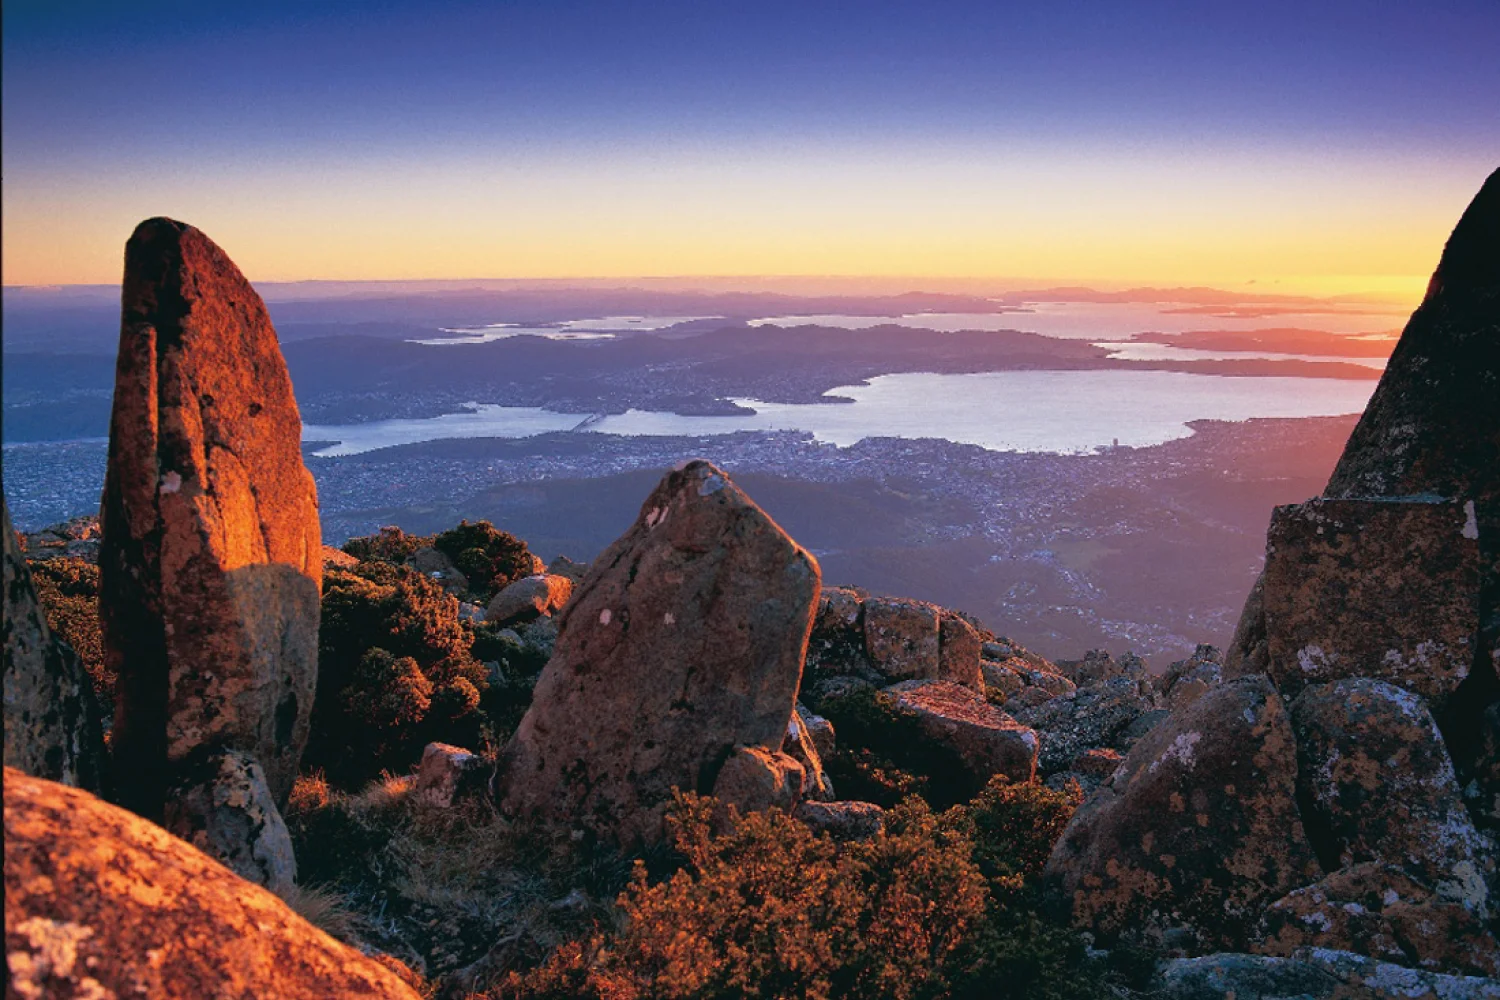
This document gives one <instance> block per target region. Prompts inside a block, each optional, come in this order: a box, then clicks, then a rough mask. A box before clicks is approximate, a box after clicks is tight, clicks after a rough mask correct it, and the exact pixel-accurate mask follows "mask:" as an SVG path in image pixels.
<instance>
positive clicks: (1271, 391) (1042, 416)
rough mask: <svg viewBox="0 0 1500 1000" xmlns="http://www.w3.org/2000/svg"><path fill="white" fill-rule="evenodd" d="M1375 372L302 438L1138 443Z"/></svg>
mask: <svg viewBox="0 0 1500 1000" xmlns="http://www.w3.org/2000/svg"><path fill="white" fill-rule="evenodd" d="M1374 388H1375V382H1374V381H1366V380H1362V379H1360V380H1351V379H1321V378H1250V377H1230V376H1221V375H1193V374H1186V373H1183V372H1155V371H1109V370H1105V371H1012V372H983V373H979V374H967V375H935V374H910V373H907V374H898V375H882V376H880V377H878V378H873V379H871V380H870V382H869V384H868V385H857V386H841V387H839V388H837V389H833V390H832V391H831V392H829V393H828V395H830V396H839V397H845V398H848V399H851V400H853V402H851V403H821V404H820V403H796V404H788V403H766V402H761V401H757V400H752V399H741V400H736V402H738V403H740V404H741V405H743V406H748V407H751V408H753V409H754V410H755V411H756V412H755V413H754V414H744V415H734V416H679V415H677V414H675V413H660V412H650V411H643V410H630V411H628V412H626V413H623V414H617V415H611V416H598V415H590V414H582V413H553V412H550V411H548V410H542V409H538V408H535V407H520V406H495V405H489V404H470V405H471V409H469V410H467V411H466V412H463V413H450V414H445V415H443V416H440V417H432V418H429V419H424V420H381V421H374V422H371V423H365V424H350V425H345V426H316V425H308V426H306V427H304V428H303V438H304V439H305V440H308V441H335V442H338V443H337V444H334V445H329V446H326V447H324V448H322V449H320V450H319V451H317V452H316V454H317V455H319V456H325V457H331V456H339V455H357V454H360V453H362V452H367V451H372V450H374V449H377V448H387V447H391V446H393V445H402V444H416V443H419V442H423V441H438V440H444V439H449V438H481V437H498V438H522V437H532V436H534V435H537V434H545V433H548V432H552V431H577V432H579V433H594V434H624V435H648V436H699V435H709V434H732V433H734V432H736V431H785V430H791V431H805V432H808V433H811V434H812V435H813V437H815V438H816V439H817V440H819V441H825V442H829V443H832V444H836V445H838V446H840V447H847V446H849V445H852V444H855V443H856V442H858V441H860V440H862V439H864V438H869V437H894V438H942V439H946V440H949V441H955V442H959V443H962V444H973V445H978V446H980V447H982V448H988V449H991V450H994V451H1042V452H1060V453H1075V452H1088V451H1093V450H1095V449H1097V448H1102V447H1107V446H1109V445H1111V444H1115V443H1118V444H1120V445H1126V446H1132V447H1142V446H1147V445H1155V444H1161V443H1163V442H1166V441H1170V440H1173V439H1175V438H1180V437H1185V436H1187V435H1188V434H1190V433H1191V430H1190V428H1189V427H1188V426H1187V424H1188V422H1189V421H1193V420H1204V419H1212V420H1246V419H1249V418H1251V417H1314V416H1333V415H1337V414H1343V413H1359V412H1360V411H1362V410H1363V409H1364V407H1365V403H1366V402H1367V401H1368V400H1369V398H1370V393H1371V392H1372V391H1373V390H1374Z"/></svg>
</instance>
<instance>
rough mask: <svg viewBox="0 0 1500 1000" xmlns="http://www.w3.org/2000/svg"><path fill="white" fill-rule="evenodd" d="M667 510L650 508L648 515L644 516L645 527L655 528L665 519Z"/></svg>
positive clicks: (664, 508)
mask: <svg viewBox="0 0 1500 1000" xmlns="http://www.w3.org/2000/svg"><path fill="white" fill-rule="evenodd" d="M668 510H669V508H667V507H652V508H651V511H650V513H648V514H647V515H646V527H647V528H655V527H656V526H657V525H659V524H661V523H662V522H663V521H665V520H666V519H667V511H668Z"/></svg>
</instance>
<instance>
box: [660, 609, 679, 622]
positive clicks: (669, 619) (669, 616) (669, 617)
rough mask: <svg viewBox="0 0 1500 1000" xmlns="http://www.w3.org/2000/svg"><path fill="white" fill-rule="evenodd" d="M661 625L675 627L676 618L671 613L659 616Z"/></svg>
mask: <svg viewBox="0 0 1500 1000" xmlns="http://www.w3.org/2000/svg"><path fill="white" fill-rule="evenodd" d="M661 623H662V624H663V625H676V624H677V616H676V615H674V614H672V612H670V611H668V612H667V613H666V614H664V615H662V616H661Z"/></svg>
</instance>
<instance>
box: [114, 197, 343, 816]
mask: <svg viewBox="0 0 1500 1000" xmlns="http://www.w3.org/2000/svg"><path fill="white" fill-rule="evenodd" d="M301 434H302V424H301V418H300V417H299V415H298V411H297V404H296V401H295V399H294V398H293V396H292V384H291V379H290V378H289V377H288V375H287V369H286V363H285V361H284V360H283V359H282V356H281V350H280V348H279V346H278V344H277V339H276V331H275V330H274V329H273V328H272V326H271V321H270V318H269V316H268V315H267V313H266V309H265V306H264V304H263V303H262V302H261V299H260V296H259V295H257V294H256V293H255V291H254V290H253V289H252V288H251V287H250V284H249V282H247V281H246V280H245V278H244V276H243V275H242V274H241V273H240V271H239V269H238V268H237V267H235V265H234V263H233V262H232V261H230V259H229V258H228V256H226V255H225V254H224V252H223V251H222V250H220V249H219V248H218V247H217V246H215V245H214V243H213V242H212V241H211V240H209V238H208V237H207V236H205V235H203V233H201V232H199V231H198V230H197V229H194V228H193V227H191V226H188V225H184V224H183V223H180V222H174V221H172V220H170V219H150V220H147V221H146V222H143V223H141V225H140V226H139V227H137V228H136V231H135V233H134V235H132V236H131V238H130V241H129V243H128V244H127V245H126V248H125V281H124V288H123V293H122V310H121V329H120V350H119V357H118V361H117V366H116V373H115V392H114V412H113V416H112V420H111V425H110V444H109V465H108V471H107V473H106V477H105V486H104V499H103V504H102V514H101V519H102V522H103V544H102V549H101V552H100V580H101V582H100V587H101V592H100V612H101V625H102V629H103V637H104V646H105V657H106V660H107V662H108V664H109V665H110V666H111V667H112V668H113V669H114V670H116V671H117V672H118V674H119V677H120V682H119V690H118V697H117V708H116V715H115V726H114V735H113V750H114V759H115V765H116V768H115V770H116V773H117V774H118V777H119V794H120V799H121V801H122V802H124V803H126V804H127V805H129V806H130V807H131V808H132V809H135V810H137V811H138V812H141V813H142V814H143V815H147V816H151V817H159V816H160V815H161V811H162V808H163V803H164V799H165V796H166V795H167V788H168V786H169V785H171V784H172V783H173V782H174V781H175V778H176V776H175V774H174V771H175V769H177V768H178V767H180V766H182V765H183V764H184V763H185V762H188V761H189V760H190V759H192V758H195V757H197V756H199V755H204V754H211V753H215V752H218V751H220V750H223V749H232V750H239V751H244V752H246V753H248V754H250V755H251V756H252V757H253V758H254V759H255V761H256V762H257V763H258V764H259V766H260V767H261V768H263V769H264V772H265V775H266V780H267V783H268V785H269V788H270V791H271V793H272V795H273V797H274V798H276V799H277V800H282V799H284V798H285V796H286V795H287V793H288V792H289V791H290V789H291V786H292V781H293V779H294V778H295V777H296V774H297V766H298V762H299V759H300V756H301V751H302V747H303V745H304V743H305V742H306V740H307V732H308V718H309V713H310V711H311V708H312V698H313V691H314V689H315V686H316V679H317V650H318V615H319V603H318V601H319V582H320V580H321V578H322V571H323V570H322V564H323V553H322V538H321V535H320V531H319V526H318V504H317V494H316V489H315V487H314V485H313V481H312V476H311V475H310V474H309V473H308V471H307V468H306V467H305V466H304V465H303V463H302V454H301Z"/></svg>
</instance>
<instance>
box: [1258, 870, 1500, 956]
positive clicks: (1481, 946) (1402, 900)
mask: <svg viewBox="0 0 1500 1000" xmlns="http://www.w3.org/2000/svg"><path fill="white" fill-rule="evenodd" d="M1299 948H1335V949H1338V950H1339V951H1351V952H1354V953H1355V954H1358V955H1365V956H1368V957H1370V958H1375V959H1379V960H1381V961H1384V962H1395V963H1397V964H1400V965H1406V964H1416V965H1419V966H1420V967H1422V968H1424V969H1430V970H1432V971H1434V972H1444V973H1453V974H1457V975H1472V976H1500V944H1497V943H1496V941H1495V937H1494V935H1492V934H1491V933H1490V932H1489V930H1488V929H1487V928H1486V927H1485V925H1484V921H1482V920H1481V919H1480V918H1479V917H1477V916H1475V914H1474V913H1473V912H1472V911H1471V910H1469V909H1468V908H1466V907H1465V906H1463V905H1462V904H1461V903H1456V902H1451V901H1448V900H1444V899H1441V898H1440V897H1439V896H1438V895H1437V894H1436V893H1435V892H1433V891H1432V889H1430V888H1429V887H1428V886H1426V885H1424V884H1423V883H1421V882H1419V881H1417V880H1416V879H1413V878H1412V877H1410V876H1409V875H1407V874H1406V873H1405V872H1403V871H1401V869H1399V868H1396V867H1394V866H1391V865H1384V864H1379V863H1377V862H1363V863H1361V864H1356V865H1351V866H1350V867H1348V868H1342V869H1340V870H1338V871H1336V872H1334V873H1333V874H1331V875H1329V876H1328V877H1327V878H1324V879H1323V880H1321V881H1319V882H1316V883H1314V884H1313V885H1310V886H1306V887H1304V888H1301V889H1297V890H1295V891H1293V892H1290V893H1288V894H1287V895H1285V896H1283V897H1282V898H1281V899H1278V900H1277V901H1276V902H1274V903H1272V904H1271V905H1270V906H1269V907H1267V909H1266V912H1265V915H1264V916H1263V917H1262V918H1261V922H1260V928H1259V929H1258V930H1257V932H1256V939H1255V943H1254V946H1253V950H1254V951H1256V952H1258V953H1260V954H1263V955H1291V954H1292V953H1293V952H1295V951H1296V950H1297V949H1299Z"/></svg>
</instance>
